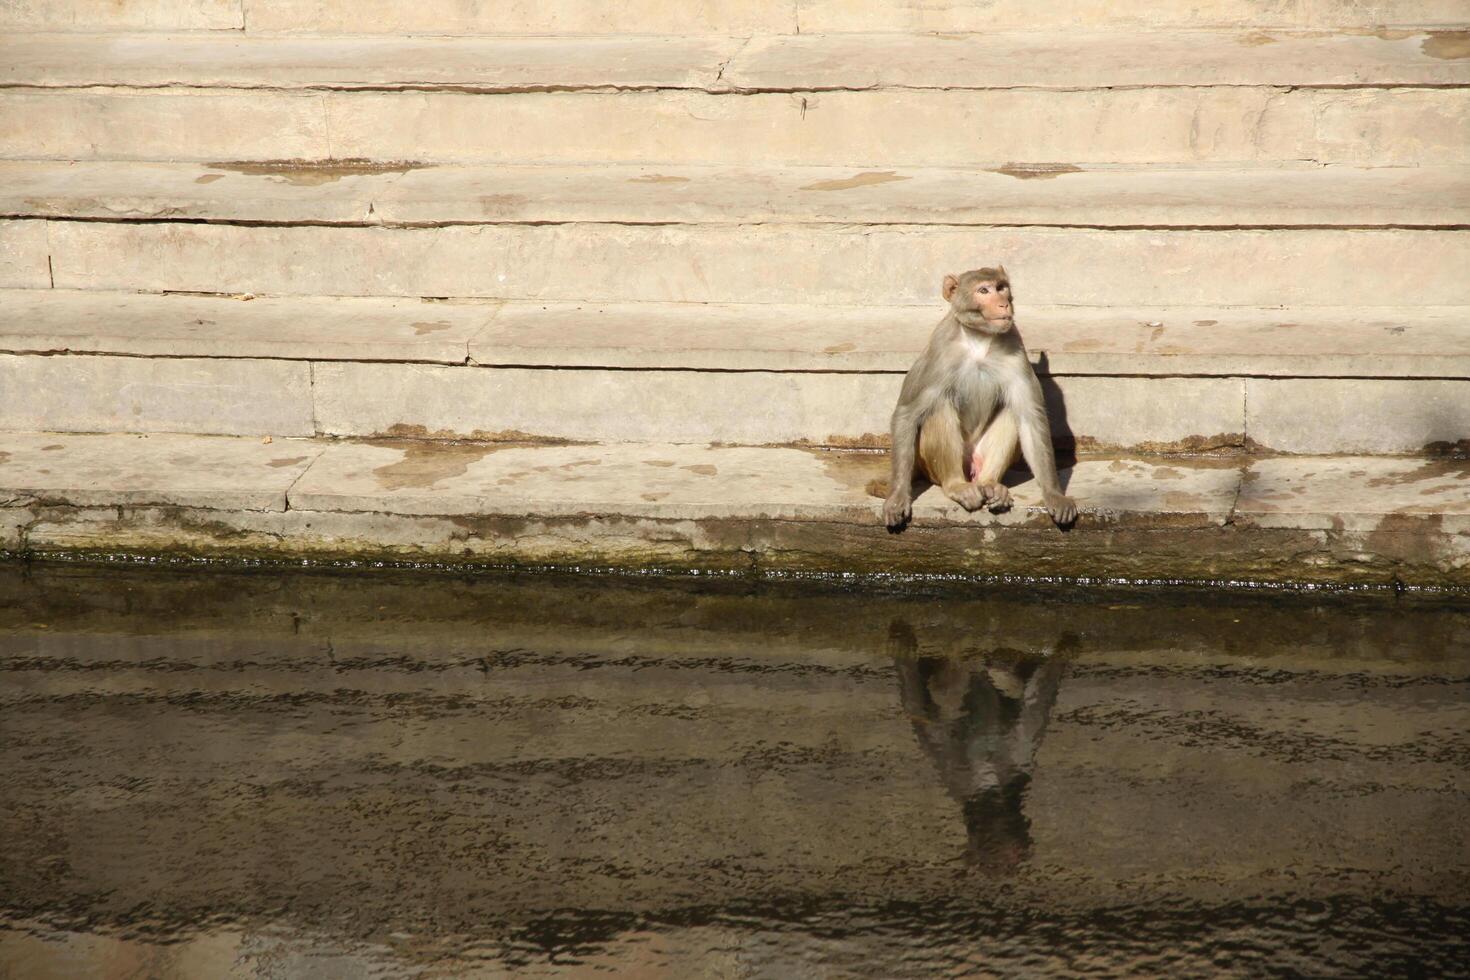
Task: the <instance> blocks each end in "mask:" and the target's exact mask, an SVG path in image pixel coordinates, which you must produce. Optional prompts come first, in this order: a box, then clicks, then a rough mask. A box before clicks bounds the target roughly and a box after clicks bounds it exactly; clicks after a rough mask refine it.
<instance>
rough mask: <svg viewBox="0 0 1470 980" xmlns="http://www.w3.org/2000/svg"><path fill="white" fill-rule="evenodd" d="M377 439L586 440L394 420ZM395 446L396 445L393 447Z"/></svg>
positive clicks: (580, 442) (576, 442)
mask: <svg viewBox="0 0 1470 980" xmlns="http://www.w3.org/2000/svg"><path fill="white" fill-rule="evenodd" d="M373 438H379V439H383V438H386V439H442V440H453V441H456V442H495V443H518V444H520V445H522V446H586V445H590V443H589V442H588V441H587V440H576V439H560V438H556V437H553V436H538V435H535V434H533V433H530V432H523V431H521V430H520V429H498V430H495V431H491V430H489V429H471V430H469V431H467V432H456V431H454V430H452V429H430V428H429V427H428V426H426V425H411V424H409V423H407V422H394V423H393V424H392V425H390V426H388V428H386V429H383V430H381V431H379V432H376V433H374V435H373ZM395 448H396V447H395Z"/></svg>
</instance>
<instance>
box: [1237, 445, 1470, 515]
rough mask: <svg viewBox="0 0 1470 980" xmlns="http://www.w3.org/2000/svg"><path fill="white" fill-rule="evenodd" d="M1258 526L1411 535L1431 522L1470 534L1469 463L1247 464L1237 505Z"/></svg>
mask: <svg viewBox="0 0 1470 980" xmlns="http://www.w3.org/2000/svg"><path fill="white" fill-rule="evenodd" d="M1235 513H1236V515H1237V517H1238V518H1240V519H1247V520H1250V521H1251V522H1253V523H1255V524H1256V525H1258V526H1260V527H1295V528H1310V529H1313V530H1333V529H1335V530H1339V531H1340V530H1344V529H1348V530H1354V531H1365V530H1366V531H1378V532H1381V533H1383V534H1392V533H1395V532H1402V531H1405V530H1409V529H1411V528H1412V527H1414V526H1415V525H1416V522H1418V521H1421V520H1428V521H1432V522H1433V524H1434V526H1435V530H1437V531H1441V532H1444V533H1446V534H1465V533H1466V532H1467V531H1470V465H1467V464H1466V463H1465V461H1463V460H1435V459H1397V460H1395V459H1365V458H1364V457H1339V456H1298V457H1279V458H1275V459H1260V460H1256V461H1254V462H1253V463H1251V465H1250V468H1249V470H1247V478H1246V480H1245V484H1244V486H1243V487H1242V489H1241V493H1240V499H1239V501H1238V502H1237V503H1236V505H1235Z"/></svg>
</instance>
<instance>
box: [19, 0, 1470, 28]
mask: <svg viewBox="0 0 1470 980" xmlns="http://www.w3.org/2000/svg"><path fill="white" fill-rule="evenodd" d="M1466 22H1467V17H1466V12H1465V7H1464V4H1463V3H1461V2H1459V0H1396V2H1394V3H1374V4H1365V3H1363V2H1362V0H1310V2H1297V3H1271V4H1262V3H1260V2H1258V0H1213V2H1211V3H1199V4H1173V3H1157V2H1153V0H1110V2H1108V3H1089V4H1084V5H1081V6H1079V5H1077V4H1075V3H1062V2H1058V0H1048V2H1044V3H1038V2H1035V0H997V2H993V3H976V2H974V0H925V2H923V3H893V2H890V0H795V2H793V3H782V4H773V3H765V2H758V0H696V2H690V3H678V4H671V3H667V2H663V0H627V2H624V3H617V4H610V3H605V2H601V0H514V2H507V0H419V2H417V3H403V2H401V0H128V2H126V3H119V2H117V0H71V2H68V3H56V2H53V0H9V2H7V3H6V4H5V5H4V6H0V30H6V31H73V30H76V31H114V30H118V31H170V30H174V31H181V30H228V31H244V32H246V34H247V35H249V34H254V33H269V32H287V33H300V34H333V33H337V34H423V35H475V34H487V35H496V34H551V35H554V34H794V33H798V32H800V33H803V34H821V33H830V32H836V31H849V32H851V31H916V32H934V31H937V32H959V33H966V32H979V33H980V34H981V35H982V36H983V35H984V34H987V33H989V32H991V31H997V30H1032V31H1048V30H1057V31H1072V30H1078V29H1088V28H1098V27H1104V28H1115V29H1140V28H1143V29H1158V28H1268V29H1269V28H1275V29H1285V30H1296V29H1303V28H1317V29H1322V28H1345V29H1349V30H1360V31H1362V32H1363V33H1372V34H1390V35H1391V34H1392V33H1394V31H1392V30H1389V29H1391V28H1411V29H1412V28H1416V27H1423V26H1444V27H1456V26H1458V27H1463V26H1465V24H1466Z"/></svg>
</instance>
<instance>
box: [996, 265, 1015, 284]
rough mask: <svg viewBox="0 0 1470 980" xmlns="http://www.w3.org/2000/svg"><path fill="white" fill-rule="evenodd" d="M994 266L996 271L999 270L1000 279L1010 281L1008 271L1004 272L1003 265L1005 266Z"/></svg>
mask: <svg viewBox="0 0 1470 980" xmlns="http://www.w3.org/2000/svg"><path fill="white" fill-rule="evenodd" d="M995 268H996V271H997V272H999V273H1000V277H1001V278H1002V279H1004V280H1005V281H1006V282H1010V281H1011V277H1010V275H1009V274H1008V273H1007V272H1006V267H1005V266H1003V265H998V266H996V267H995Z"/></svg>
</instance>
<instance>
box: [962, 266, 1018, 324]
mask: <svg viewBox="0 0 1470 980" xmlns="http://www.w3.org/2000/svg"><path fill="white" fill-rule="evenodd" d="M944 298H945V299H947V300H949V303H950V307H951V308H952V309H953V310H954V313H955V317H956V318H957V319H958V320H959V321H960V323H961V324H963V325H964V326H966V327H968V328H970V329H971V330H978V331H980V332H981V333H990V334H1000V333H1005V332H1006V331H1007V330H1010V329H1011V328H1012V327H1013V326H1015V324H1016V321H1015V309H1014V307H1012V306H1011V282H1010V278H1009V277H1008V276H1007V275H1006V271H1005V268H1004V267H1001V268H999V269H977V270H975V271H974V272H966V273H965V274H964V275H961V276H945V277H944Z"/></svg>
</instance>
